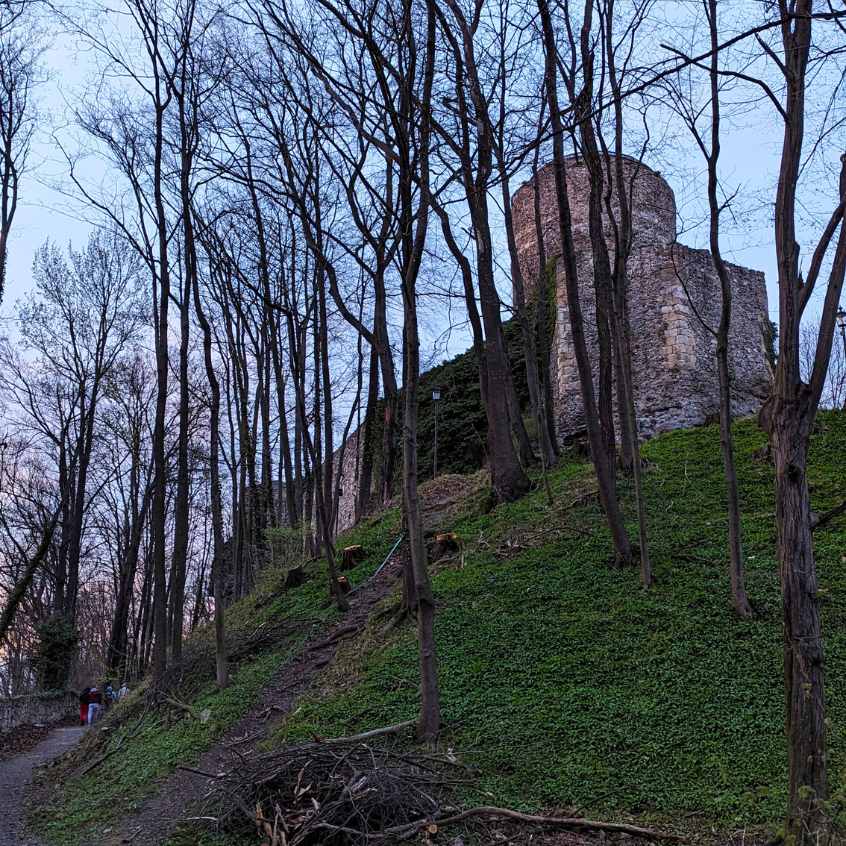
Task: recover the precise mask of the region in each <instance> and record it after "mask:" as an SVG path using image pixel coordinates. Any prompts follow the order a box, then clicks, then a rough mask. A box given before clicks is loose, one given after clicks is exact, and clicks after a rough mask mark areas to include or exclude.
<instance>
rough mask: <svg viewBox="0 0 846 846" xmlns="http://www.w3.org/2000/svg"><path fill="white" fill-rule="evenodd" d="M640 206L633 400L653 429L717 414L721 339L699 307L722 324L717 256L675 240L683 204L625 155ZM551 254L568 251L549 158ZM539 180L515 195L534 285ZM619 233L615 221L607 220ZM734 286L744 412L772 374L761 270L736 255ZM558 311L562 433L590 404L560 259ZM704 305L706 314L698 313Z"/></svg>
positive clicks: (583, 293)
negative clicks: (582, 387)
mask: <svg viewBox="0 0 846 846" xmlns="http://www.w3.org/2000/svg"><path fill="white" fill-rule="evenodd" d="M623 164H624V174H625V179H626V181H627V184H630V185H631V186H632V187H631V192H632V198H633V206H632V218H633V249H632V253H631V256H630V258H629V265H628V269H629V279H628V284H629V291H628V302H629V318H630V326H631V341H632V365H633V375H634V382H635V404H636V408H637V414H638V421H639V427H640V432H641V434H642V435H645V436H648V435H652V434H655V433H657V432H662V431H667V430H670V429H678V428H684V427H686V426H693V425H697V424H700V423H703V422H705V421H706V420H709V419H711V418H713V417H714V416H715V415H716V413H717V411H718V408H719V387H718V383H717V377H716V365H715V361H714V352H715V346H716V344H715V340H714V337H713V335H712V333H710V332H709V331H708V330H707V329H706V328H705V327H704V326H703V325H702V322H701V320H700V317H701V318H702V319H703V320H704V321H705V322H706V323H707V324H708V325H709V326H711V327H716V325H717V321H718V318H719V310H720V303H721V297H720V288H719V280H718V279H717V276H716V273H715V272H714V270H713V266H712V263H711V256H710V254H709V253H708V252H706V251H704V250H693V249H691V248H689V247H686V246H684V245H681V244H678V243H677V242H676V240H675V239H676V205H675V198H674V197H673V193H672V190H671V189H670V187H669V185H668V184H667V183H666V182H665V181H664V180H663V179H662V178H661V175H660V174H659V173H656V172H654V171H652V170H650V169H649V168H646V167H645V166H644V165H642V164H639V163H637V162H635V161H634V160H631V159H625V160H624V162H623ZM567 182H568V189H569V197H570V207H571V215H572V220H573V235H574V247H575V249H576V263H577V268H578V275H579V282H580V285H579V289H580V298H579V300H580V303H581V306H582V311H583V316H584V322H585V333H586V337H587V340H588V349H589V353H590V354H591V357H592V360H593V362H594V378H596V370H595V367H596V361H597V357H598V350H597V340H596V334H597V333H596V305H595V299H594V294H593V286H592V265H593V260H592V251H591V245H590V239H589V234H588V228H587V206H588V193H589V185H588V173H587V168H586V167H584V165H583V164H582V163H581V162H580V161H578V160H576V159H569V160H568V162H567ZM537 183H538V185H539V200H540V212H541V227H542V231H543V244H544V249H545V253H546V259H547V261H549V260H555V259H556V258H557V257H559V256H560V255H561V243H560V230H559V225H558V204H557V200H556V196H555V185H554V174H553V170H552V166H551V165H547V166H546V167H545V168H543V169H542V170H541V171H540V172H539V173H538V176H537ZM534 190H535V182H534V181H533V182H529V183H526V184H525V185H523V186H521V187H520V188H519V189H518V190H517V192H516V193H515V195H514V197H513V200H512V212H513V216H514V226H515V236H516V240H517V248H518V251H519V254H520V264H521V269H522V272H523V275H524V278H525V280H526V285H527V289H529V291H530V292H531V291H533V290H534V289H536V287H537V284H536V282H537V279H538V274H539V269H540V268H539V257H538V254H539V250H538V239H537V236H536V232H537V229H536V224H535V214H534ZM605 230H606V236H607V237H608V238H609V245H610V244H611V243H612V241H611V238H612V229H611V226H610V224H609V222H608V221H607V220H606V221H605ZM730 272H731V278H732V291H733V311H732V330H731V338H730V356H731V364H732V371H733V376H734V380H735V381H734V386H733V406H734V412H735V414H738V415H745V414H751V413H753V412H755V411H756V410H757V409H758V408H759V407H760V405H761V403H762V402H763V400H764V398H765V397H766V394H767V392H768V389H769V385H770V381H771V378H772V374H771V372H770V368H769V364H768V360H767V354H766V341H765V338H766V328H767V325H768V315H767V296H766V287H765V285H764V276H763V274H762V273H758V272H757V271H753V270H747V269H746V268H742V267H738V266H736V265H730ZM555 277H556V301H557V321H556V328H555V335H554V339H553V346H552V358H553V361H552V373H553V379H554V380H555V381H554V385H553V396H554V400H555V411H556V422H557V427H558V433H559V437H560V438H561V439H562V440H566V439H567V438H568V437H570V436H572V435H575V434H577V433H578V432H580V431H581V430H582V429H583V428H584V410H583V408H582V401H581V392H580V388H579V377H578V370H577V368H576V361H575V356H574V355H573V348H572V342H571V333H570V321H569V314H568V308H567V293H566V286H565V282H564V273H563V268H562V267H561V263H560V262H558V263H557V265H556V268H555ZM697 314H698V315H699V316H697Z"/></svg>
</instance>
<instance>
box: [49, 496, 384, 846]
mask: <svg viewBox="0 0 846 846" xmlns="http://www.w3.org/2000/svg"><path fill="white" fill-rule="evenodd" d="M398 531H399V530H398V518H397V514H396V512H395V511H392V512H388V513H387V514H386V515H384V516H383V518H382V519H381V520H379V521H371V522H368V523H365V524H362V525H361V526H359V527H358V528H356V529H354V530H353V531H351V532H349V533H348V535H347V538H348V542H349V543H362V544H363V545H364V546H365V549H366V550H367V551H368V552H369V555H368V557H367V559H366V560H364V561H362V562H361V563H360V564H359V565H358V566H357V567H356V568H355V570H353V571H351V572H350V573H349V574H348V575H349V577H350V580H351V581H352V583H353V584H354V585H355V584H358V583H360V582H361V581H362V580H363V579H365V578H366V577H367V576H369V575H370V574H371V573H372V572H373V570H374V569H375V568H376V567H377V566H378V565H379V564H380V563H381V561H382V559H383V558H384V556H385V555H386V554H387V552H388V550H389V549H390V546H391V545H392V543H393V541H394V540H395V538H396V535H397V533H398ZM308 570H309V571H310V575H311V576H312V578H311V580H310V581H307V582H306V583H305V584H304V585H303V586H302V587H300V588H298V589H295V590H291V591H288V592H287V593H285V592H283V591H282V590H281V582H282V580H283V578H284V572H280V571H278V570H276V569H273V568H270V569H268V570H267V571H266V572H265V573H263V575H262V578H261V579H260V582H259V584H258V586H257V589H256V591H255V592H254V593H253V594H251V595H250V596H248V597H246V598H245V599H244V600H242V601H241V602H239V603H237V604H236V605H234V606H233V607H232V608H231V609H229V610H228V612H227V637H228V640H229V642H230V649H231V650H232V651H233V652H234V651H235V650H236V649H237V648H238V647H239V646H241V647H243V644H244V643H245V641H246V640H247V639H249V638H250V637H251V636H253V635H255V633H256V632H258V631H259V630H260V629H261V628H262V627H270V626H272V625H273V624H278V623H280V622H284V621H298V622H299V624H298V625H296V626H295V627H294V628H295V630H294V631H293V632H291V631H289V630H288V631H284V632H281V633H280V634H279V636H278V637H273V638H270V639H269V640H268V641H267V642H264V643H262V644H261V645H260V647H258V648H257V649H255V650H253V651H252V653H251V654H250V655H248V656H245V657H244V658H243V659H242V660H241V661H240V662H239V663H238V664H237V665H236V666H235V667H233V674H232V681H231V684H230V686H229V687H228V688H227V689H226V690H223V691H219V690H217V689H216V686H215V684H214V641H213V632H212V631H211V629H210V628H204V629H202V630H200V631H198V632H197V633H196V634H195V635H194V636H193V637H192V638H191V639H190V640H189V641H188V644H187V647H186V661H185V667H184V669H183V670H182V672H181V674H180V675H181V678H180V680H179V681H178V682H177V683H176V684H175V686H174V689H173V690H172V692H171V695H172V696H173V697H174V698H176V699H178V700H179V701H182V702H187V703H190V704H192V705H193V706H194V707H195V708H196V709H197V711H198V712H202V711H203V710H204V709H206V708H208V709H209V714H210V718H209V720H208V721H207V722H205V723H203V722H200V721H199V720H197V719H192V718H189V717H186V716H184V715H183V714H182V713H181V712H180V711H178V710H176V711H170V710H167V711H160V712H157V713H156V714H155V715H152V716H151V715H147V716H146V717H145V719H144V720H143V722H142V723H141V724H140V728H138V726H139V718H140V716H141V715H142V712H143V711H142V709H143V701H142V700H143V695H140V694H143V691H139V695H137V696H134V697H133V698H132V699H131V700H130V701H129V702H127V703H126V705H124V704H123V703H122V704H121V706H119V708H117V709H116V710H115V713H114V714H113V715H112V716H111V717H110V719H109V720H107V721H106V723H105V725H107V726H110V728H109V731H107V732H102V731H101V732H98V733H96V734H94V735H92V736H89V737H88V738H87V739H86V742H85V743H84V744H83V746H82V747H81V749H80V750H79V754H78V755H77V758H76V760H74V761H72V762H71V763H70V765H69V766H68V767H67V769H66V771H65V772H64V773H63V774H61V776H62V785H61V789H60V790H59V791H58V792H57V793H56V794H55V795H54V796H51V799H52V802H51V803H50V805H49V806H47V807H40V808H39V809H38V813H37V814H36V815H33V820H32V822H33V825H35V826H36V827H37V828H38V829H39V830H40V832H41V833H42V834H44V836H45V837H46V838H47V839H48V840H49V841H50V842H52V843H55V844H62V846H77V844H85V843H90V842H94V841H95V840H98V839H99V835H100V834H101V833H102V832H103V830H104V829H105V828H108V827H109V826H110V825H111V824H112V823H113V822H114V821H116V820H120V819H121V818H123V817H124V816H125V815H126V814H128V813H131V811H132V810H133V808H134V807H137V805H138V804H140V802H141V801H142V800H143V799H144V798H145V797H147V796H148V795H150V794H151V793H153V792H154V791H155V790H156V788H157V786H158V785H160V784H161V782H162V780H163V779H164V778H166V777H167V775H168V774H169V773H171V772H172V771H173V769H174V768H175V767H176V765H177V764H187V765H190V764H191V763H192V762H195V761H196V760H197V759H198V758H199V756H200V755H201V754H202V753H203V752H204V751H205V750H206V749H208V748H209V747H210V746H212V745H213V743H214V742H215V741H216V740H217V739H218V738H219V737H221V735H223V734H224V732H225V731H226V730H227V729H228V728H229V727H230V726H232V725H234V724H235V723H236V722H237V721H238V719H240V718H241V717H242V716H243V715H244V714H245V713H246V712H247V710H249V708H250V707H251V706H252V705H253V704H254V703H255V702H256V700H257V698H258V696H259V693H260V691H261V689H262V687H264V685H265V684H267V682H268V681H269V680H270V679H271V677H272V676H273V673H274V672H275V671H276V670H277V669H278V668H279V666H280V665H281V664H282V663H283V662H284V661H285V660H286V659H287V658H288V657H289V656H290V655H291V654H292V653H293V652H295V651H296V649H297V647H298V646H300V645H301V644H302V643H303V641H304V640H305V639H306V637H307V636H308V635H309V634H310V633H311V632H313V631H315V629H316V627H319V626H321V625H323V624H325V623H326V622H327V621H329V620H331V619H334V618H335V616H336V615H337V612H336V611H335V609H334V607H332V608H326V607H325V602H324V599H325V596H326V581H325V579H326V576H325V573H324V568H323V567H322V566H321V565H320V564H312V565H311V566H310V567H309V568H308ZM136 729H137V730H136ZM121 742H122V744H123V745H122V746H121V748H120V750H119V751H118V752H117V753H116V754H114V755H112V756H111V757H110V758H108V760H106V761H104V763H103V764H102V765H101V766H99V767H97V768H95V769H94V770H93V771H92V772H91V773H89V774H88V775H85V776H79V775H74V773H75V772H76V773H78V771H79V769H81V768H82V767H83V766H84V765H85V764H86V763H87V762H88V761H92V760H95V759H97V758H98V757H99V756H100V755H102V754H103V752H104V751H106V750H107V749H112V748H115V747H116V746H117V744H118V743H121Z"/></svg>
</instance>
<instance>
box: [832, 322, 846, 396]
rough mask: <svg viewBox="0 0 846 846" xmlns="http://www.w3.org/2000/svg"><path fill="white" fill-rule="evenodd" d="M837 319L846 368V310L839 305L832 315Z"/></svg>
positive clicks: (845, 366)
mask: <svg viewBox="0 0 846 846" xmlns="http://www.w3.org/2000/svg"><path fill="white" fill-rule="evenodd" d="M834 317H835V319H836V320H837V328H838V329H840V338H841V339H842V341H843V367H844V368H846V311H844V310H843V306H840V307H839V308H838V309H837V311H836V312H835V315H834ZM843 408H844V409H846V399H844V401H843Z"/></svg>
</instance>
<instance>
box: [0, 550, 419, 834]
mask: <svg viewBox="0 0 846 846" xmlns="http://www.w3.org/2000/svg"><path fill="white" fill-rule="evenodd" d="M401 571H402V562H401V554H400V553H397V554H395V555H394V557H393V558H392V559H391V560H390V561H389V562H388V564H387V565H386V567H385V568H384V570H382V572H381V573H379V574H378V575H377V576H376V577H375V578H371V579H369V580H368V581H367V582H365V583H364V584H362V585H361V586H360V587H359V588H358V589H357V590H356V591H355V592H354V593H353V594H351V595H350V606H351V607H350V610H349V611H348V612H347V613H346V614H345V615H344V617H343V618H342V619H341V620H339V621H338V622H337V623H335V624H334V625H332V626H330V627H329V628H327V629H324V630H323V631H321V632H319V633H318V634H317V635H315V636H314V637H313V638H312V639H310V640H309V641H308V642H307V643H306V644H305V645H304V646H303V648H302V649H301V650H300V651H299V652H298V653H297V654H296V655H295V656H293V657H292V658H291V659H290V660H289V661H287V662H285V664H283V665H282V667H281V668H280V669H279V670H278V671H277V672H276V674H275V676H274V678H273V680H272V681H271V683H270V684H269V685H268V686H267V687H266V688H265V690H264V691H263V693H262V694H261V695H260V697H259V700H258V702H257V703H256V704H255V705H254V706H253V708H251V709H250V711H249V712H248V713H247V714H246V715H245V716H244V717H243V718H242V719H241V720H239V721H238V722H237V723H236V724H235V725H234V726H233V727H232V728H230V729H229V731H227V732H226V733H225V734H224V736H223V737H222V738H221V739H220V740H219V741H218V742H217V743H216V744H215V745H214V746H213V747H212V748H211V749H209V750H208V751H207V752H205V753H204V754H203V755H201V756H200V760H199V762H198V763H197V764H196V767H195V768H196V769H197V770H199V771H202V772H204V773H218V772H225V771H226V770H227V769H228V768H229V767H230V766H231V765H232V764H233V763H234V762H236V761H237V760H238V757H239V756H241V755H248V754H250V753H251V752H253V751H255V749H256V747H257V746H258V744H259V743H260V742H261V741H262V740H264V739H265V738H266V737H267V736H268V735H269V733H270V732H271V731H272V730H273V728H274V727H275V726H276V725H278V724H279V722H281V720H282V719H284V717H285V716H286V715H287V714H289V713H290V712H291V711H292V710H293V709H294V707H295V705H296V704H297V702H298V701H299V699H300V698H301V697H302V696H303V695H304V694H306V693H307V692H308V691H309V690H310V688H311V686H312V684H313V682H314V681H315V680H316V679H317V677H318V675H319V674H320V671H321V670H322V669H323V668H324V667H326V665H327V664H329V663H330V662H331V661H332V659H333V658H334V657H335V652H336V650H337V649H338V646H339V644H340V643H341V641H343V640H346V639H347V638H349V637H354V636H355V635H357V634H358V633H359V632H361V631H362V630H363V628H364V627H365V625H366V624H367V620H368V618H369V616H370V614H371V612H372V611H373V609H374V607H375V605H376V604H377V603H378V602H379V600H381V599H382V598H383V597H385V596H386V595H387V594H388V592H389V591H390V589H391V588H392V587H393V585H395V584H396V582H397V580H398V578H399V576H400V573H401ZM209 786H210V781H209V779H207V778H203V777H202V776H201V775H198V774H197V773H196V772H190V771H187V770H176V771H175V772H174V773H172V774H171V775H170V776H169V777H168V778H167V780H166V781H164V782H163V783H162V784H161V785H159V788H158V790H157V791H156V793H154V794H153V795H152V796H150V797H148V798H147V799H146V800H145V801H144V802H142V804H141V807H140V808H139V809H138V811H137V812H136V813H135V814H133V815H132V816H130V817H128V818H127V819H125V820H123V821H122V822H121V823H120V824H119V825H118V826H116V828H115V830H113V831H112V832H111V833H110V835H109V836H108V837H107V838H104V839H103V841H102V844H101V846H119V844H125V843H132V844H134V846H139V844H142V843H143V845H144V846H154V844H161V843H164V842H165V841H166V840H167V839H168V838H169V836H170V835H171V834H172V833H173V831H174V829H175V828H176V826H177V825H178V823H179V822H180V820H181V819H183V818H184V817H185V816H186V815H187V814H188V813H189V812H191V811H194V812H196V811H198V810H200V809H201V807H202V804H203V799H204V797H205V795H206V792H207V790H208V788H209ZM0 846H6V844H5V842H4V841H2V840H0ZM25 846H37V844H29V843H27V844H25Z"/></svg>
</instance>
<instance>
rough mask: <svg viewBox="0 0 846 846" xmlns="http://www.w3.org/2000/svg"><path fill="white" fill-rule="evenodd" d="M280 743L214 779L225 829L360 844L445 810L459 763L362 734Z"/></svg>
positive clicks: (281, 845) (270, 840)
mask: <svg viewBox="0 0 846 846" xmlns="http://www.w3.org/2000/svg"><path fill="white" fill-rule="evenodd" d="M358 737H359V738H365V739H358V740H356V739H355V738H337V739H335V740H316V741H314V742H309V743H301V744H297V745H293V746H287V747H285V748H283V749H279V750H275V751H273V752H270V753H266V754H263V755H260V756H256V757H254V758H251V759H247V760H244V761H242V763H241V764H239V765H238V766H237V767H236V768H235V769H233V770H232V771H231V772H229V773H227V774H225V775H223V776H221V777H219V778H218V780H217V782H216V785H215V788H214V790H213V792H212V794H211V795H210V797H209V798H210V803H209V804H210V807H211V806H213V807H215V808H216V809H217V812H218V824H219V826H220V827H222V828H224V829H226V830H229V831H242V832H243V831H244V830H245V829H247V828H257V830H258V834H259V836H260V838H261V840H262V842H263V843H265V844H267V846H309V845H310V844H318V843H319V844H327V845H328V844H366V843H370V842H373V841H374V840H377V839H381V840H384V839H385V837H386V834H387V833H388V832H393V831H405V830H409V831H410V830H414V831H416V830H418V827H419V825H420V824H421V822H424V821H428V820H432V819H434V818H435V817H436V816H437V815H439V814H440V813H442V812H443V810H444V809H445V808H451V809H452V810H455V808H454V806H453V805H451V804H450V802H449V801H448V794H449V792H450V789H451V788H452V787H453V786H454V785H456V784H457V783H459V781H460V778H459V776H460V775H461V770H460V768H459V767H458V766H457V765H455V764H451V763H450V762H449V761H448V760H447V759H445V758H442V757H441V756H438V755H434V754H427V753H420V752H409V751H408V750H407V749H404V750H400V749H399V748H397V749H396V750H395V749H392V748H390V747H389V746H384V745H380V746H376V745H372V744H370V743H368V742H366V740H369V738H367V737H366V735H360V736H358Z"/></svg>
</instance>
